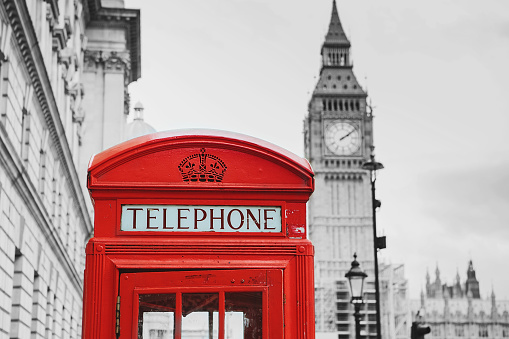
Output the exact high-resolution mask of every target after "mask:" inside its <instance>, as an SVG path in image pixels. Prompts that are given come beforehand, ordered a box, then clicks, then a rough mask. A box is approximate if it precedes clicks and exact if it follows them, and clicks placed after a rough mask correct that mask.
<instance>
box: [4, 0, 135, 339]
mask: <svg viewBox="0 0 509 339" xmlns="http://www.w3.org/2000/svg"><path fill="white" fill-rule="evenodd" d="M140 57H141V54H140V12H139V10H132V9H126V8H124V3H123V0H27V1H22V0H5V1H2V2H1V3H0V93H1V97H0V338H31V337H32V338H43V337H44V338H78V337H80V335H81V313H82V312H81V308H82V288H83V269H84V246H85V244H86V241H87V240H88V238H89V237H91V235H92V231H93V222H92V208H91V204H90V201H89V200H90V199H89V198H88V193H87V190H86V187H85V184H86V173H87V172H86V169H87V165H88V161H89V160H90V157H91V155H92V154H93V153H96V152H99V151H101V150H103V149H105V148H108V147H110V146H112V145H114V144H117V143H119V142H121V141H122V140H123V139H124V138H125V135H124V130H125V125H126V119H127V115H128V113H129V95H128V92H127V86H128V85H129V83H131V82H132V81H135V80H136V79H138V78H139V77H140Z"/></svg>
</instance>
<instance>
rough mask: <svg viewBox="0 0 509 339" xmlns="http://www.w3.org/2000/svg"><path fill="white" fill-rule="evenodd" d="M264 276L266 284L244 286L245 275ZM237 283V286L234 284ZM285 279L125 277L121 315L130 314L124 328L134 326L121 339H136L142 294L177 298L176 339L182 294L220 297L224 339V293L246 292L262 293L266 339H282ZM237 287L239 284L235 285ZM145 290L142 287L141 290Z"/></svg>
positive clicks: (228, 274) (232, 274)
mask: <svg viewBox="0 0 509 339" xmlns="http://www.w3.org/2000/svg"><path fill="white" fill-rule="evenodd" d="M210 274H212V275H215V276H216V278H219V280H220V281H216V282H214V283H209V284H203V286H200V284H196V283H195V282H185V283H184V284H182V285H181V286H179V287H175V286H171V287H162V286H164V285H165V284H166V285H167V284H168V283H169V282H171V281H172V279H178V278H182V277H185V276H186V275H195V276H196V275H210ZM253 274H258V275H259V274H263V275H265V279H264V284H263V285H260V284H253V283H250V282H249V281H247V280H246V281H245V282H241V281H242V278H243V277H244V276H246V275H251V276H252V275H253ZM232 280H234V282H232ZM282 280H283V277H282V272H281V270H227V271H223V270H218V271H199V272H196V271H172V272H157V273H154V272H143V273H125V274H121V276H120V295H121V297H122V299H125V300H126V302H125V303H124V302H123V303H122V306H121V313H123V314H129V310H131V311H132V313H131V317H128V316H124V317H123V318H122V317H121V328H128V327H129V326H131V332H130V333H129V332H124V333H122V332H121V335H120V339H123V338H136V334H137V333H138V323H137V319H138V315H139V313H138V312H139V307H138V301H139V295H140V294H157V293H161V294H163V293H164V294H166V293H174V294H176V296H177V298H176V299H177V300H176V306H177V309H176V311H175V313H176V319H177V322H176V323H175V330H176V336H175V339H180V324H179V323H178V321H179V320H178V319H179V318H180V317H181V315H182V300H181V297H182V294H183V293H202V292H205V293H206V292H216V293H219V298H220V299H219V329H220V332H219V337H220V338H222V337H223V336H224V314H225V307H224V293H225V292H243V291H253V292H258V291H260V292H262V293H263V317H262V319H263V320H262V321H263V338H260V339H268V338H275V339H277V338H283V305H282V303H280V302H279V300H281V299H282V295H283V281H282ZM235 283H236V284H235ZM138 286H143V287H138ZM269 319H270V322H271V327H272V328H271V331H270V336H269Z"/></svg>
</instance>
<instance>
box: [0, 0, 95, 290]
mask: <svg viewBox="0 0 509 339" xmlns="http://www.w3.org/2000/svg"><path fill="white" fill-rule="evenodd" d="M4 6H5V9H6V12H7V16H8V18H9V21H10V24H11V27H12V30H13V33H14V34H13V36H14V37H15V38H16V42H17V45H18V47H19V50H20V52H21V54H20V55H21V60H22V62H23V63H24V64H25V66H26V69H27V71H28V76H29V77H30V80H31V82H32V85H33V88H34V94H35V95H36V96H37V100H38V101H39V103H40V107H41V110H42V113H43V116H44V119H45V122H46V125H47V126H48V130H49V131H50V135H51V138H52V141H53V144H54V145H55V149H56V151H57V154H58V157H59V158H60V159H61V164H62V168H63V170H64V173H65V177H66V178H67V181H68V183H69V188H70V193H71V196H72V197H73V200H74V201H75V202H76V204H77V206H78V213H79V215H80V219H81V220H83V221H84V225H85V229H84V232H85V234H90V233H91V232H92V229H93V228H92V223H91V220H90V216H89V214H88V210H87V207H86V204H85V198H84V196H83V193H82V190H81V187H80V186H79V178H78V174H77V173H76V168H75V167H74V163H73V157H72V154H71V151H70V148H69V144H68V143H67V141H66V138H61V136H62V135H65V131H64V127H63V124H62V121H61V120H60V114H59V112H58V106H57V103H56V100H55V97H54V94H53V88H52V86H51V81H50V79H49V77H48V73H47V71H46V67H45V64H44V59H43V57H42V52H41V50H40V48H39V44H38V40H37V36H36V34H35V31H34V28H33V26H32V24H31V23H32V21H31V18H30V14H29V12H28V8H27V5H26V2H25V1H23V0H4ZM58 250H61V251H64V250H63V249H58ZM58 250H57V251H58ZM65 258H67V257H65ZM66 260H68V258H67V259H66ZM67 264H68V265H69V267H70V269H71V270H75V269H74V266H73V265H72V264H71V263H67ZM72 275H74V276H75V277H76V281H75V283H76V284H77V285H78V286H79V287H80V288H81V283H80V278H79V275H78V274H77V272H75V271H73V273H72Z"/></svg>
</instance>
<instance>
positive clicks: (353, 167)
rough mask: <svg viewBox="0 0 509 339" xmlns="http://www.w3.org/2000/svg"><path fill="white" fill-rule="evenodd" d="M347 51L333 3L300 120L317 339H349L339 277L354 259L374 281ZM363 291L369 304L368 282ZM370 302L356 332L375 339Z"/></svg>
mask: <svg viewBox="0 0 509 339" xmlns="http://www.w3.org/2000/svg"><path fill="white" fill-rule="evenodd" d="M350 47H351V44H350V41H349V40H348V38H347V36H346V34H345V32H344V30H343V27H342V24H341V22H340V20H339V14H338V10H337V6H336V2H335V1H334V2H333V6H332V15H331V20H330V23H329V29H328V32H327V34H326V36H325V41H324V43H323V45H322V49H321V57H322V65H321V69H320V77H319V79H318V82H317V84H316V87H315V90H314V91H313V95H312V97H311V100H310V102H309V107H308V111H309V114H308V116H307V117H306V119H305V121H304V145H305V154H306V157H307V158H308V160H309V161H310V163H311V165H312V166H313V169H314V171H315V180H316V181H315V182H316V189H315V193H314V194H313V196H312V197H311V200H310V203H309V232H310V238H311V240H312V241H313V244H314V245H315V249H316V254H315V286H316V289H315V298H316V303H315V310H316V311H315V312H316V331H317V338H320V336H321V335H324V336H327V335H330V334H333V333H335V334H336V335H337V337H338V338H345V339H346V338H349V337H350V336H351V335H352V336H353V333H354V331H353V327H352V326H353V323H352V321H353V319H351V318H352V317H351V316H349V314H350V304H349V298H348V293H349V291H348V287H347V282H346V281H345V279H344V275H345V273H346V272H347V271H348V269H349V268H350V261H351V257H352V255H353V253H354V252H357V254H358V259H359V261H360V263H361V266H362V268H363V270H365V271H367V273H368V275H369V278H368V279H370V280H372V279H373V278H374V274H373V259H374V253H373V232H372V214H371V205H370V204H371V195H370V181H369V177H368V173H367V172H366V171H365V170H363V169H362V167H361V166H362V164H363V163H364V162H365V161H366V160H367V159H369V157H370V155H371V153H372V150H373V138H372V116H371V112H370V110H369V108H368V106H367V102H366V98H367V94H366V92H365V91H364V90H363V89H362V87H361V85H360V84H359V82H358V81H357V78H356V77H355V74H354V72H353V66H352V61H351V59H350ZM367 291H368V294H369V295H370V297H372V298H373V297H374V293H373V292H374V284H373V283H372V282H369V283H368V288H367ZM337 298H339V299H337ZM372 302H373V301H370V305H369V310H368V309H367V308H366V309H365V310H363V312H364V313H365V314H366V321H363V323H364V326H363V330H362V331H363V332H366V333H369V335H375V333H376V326H375V322H374V315H375V312H374V308H372V307H373V306H374V304H372ZM368 314H369V316H368ZM351 329H352V330H351Z"/></svg>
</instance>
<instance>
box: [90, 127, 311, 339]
mask: <svg viewBox="0 0 509 339" xmlns="http://www.w3.org/2000/svg"><path fill="white" fill-rule="evenodd" d="M87 184H88V189H89V191H90V196H91V198H92V200H93V203H94V211H95V213H94V237H93V238H92V239H90V241H89V242H88V244H87V247H86V268H85V285H84V307H83V327H82V329H83V335H82V337H83V338H85V339H88V338H93V339H103V338H118V339H149V338H164V339H182V338H207V339H210V338H215V339H227V338H235V339H242V338H246V339H247V338H250V339H252V338H256V339H269V338H270V339H282V338H286V339H313V338H314V283H313V255H314V249H313V246H312V244H311V242H310V241H309V240H307V227H306V202H307V201H308V199H309V196H310V195H311V193H312V192H313V189H314V179H313V172H312V170H311V167H310V166H309V164H308V162H307V161H306V160H304V159H302V158H300V157H298V156H296V155H294V154H293V153H290V152H288V151H286V150H284V149H282V148H279V147H277V146H275V145H272V144H270V143H268V142H265V141H263V140H259V139H256V138H252V137H249V136H245V135H240V134H234V133H228V132H222V131H211V130H190V131H174V132H162V133H155V134H151V135H146V136H143V137H139V138H137V139H133V140H129V141H127V142H124V143H122V144H120V145H117V146H115V147H112V148H110V149H108V150H106V151H104V152H102V153H99V154H97V155H95V156H94V157H93V158H92V160H91V161H90V165H89V169H88V183H87Z"/></svg>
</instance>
